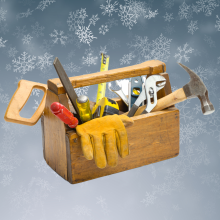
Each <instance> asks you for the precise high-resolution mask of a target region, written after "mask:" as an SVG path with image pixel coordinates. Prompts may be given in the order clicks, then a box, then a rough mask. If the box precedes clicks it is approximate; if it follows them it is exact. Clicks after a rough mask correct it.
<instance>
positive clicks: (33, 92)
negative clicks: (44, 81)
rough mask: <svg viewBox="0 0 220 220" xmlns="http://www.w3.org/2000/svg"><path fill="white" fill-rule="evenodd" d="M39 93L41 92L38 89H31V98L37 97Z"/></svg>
mask: <svg viewBox="0 0 220 220" xmlns="http://www.w3.org/2000/svg"><path fill="white" fill-rule="evenodd" d="M40 91H41V90H40V89H33V90H32V92H31V96H32V95H34V96H37V97H39V95H40Z"/></svg>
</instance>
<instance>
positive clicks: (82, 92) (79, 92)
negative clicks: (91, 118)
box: [74, 86, 89, 96]
mask: <svg viewBox="0 0 220 220" xmlns="http://www.w3.org/2000/svg"><path fill="white" fill-rule="evenodd" d="M88 89H89V86H84V87H80V88H75V89H74V90H75V92H76V94H77V96H80V95H87V93H88Z"/></svg>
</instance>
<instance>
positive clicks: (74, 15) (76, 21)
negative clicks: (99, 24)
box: [67, 8, 88, 31]
mask: <svg viewBox="0 0 220 220" xmlns="http://www.w3.org/2000/svg"><path fill="white" fill-rule="evenodd" d="M86 17H88V15H87V14H86V9H85V8H84V9H82V8H81V9H80V10H76V12H70V13H69V17H68V19H67V24H68V26H69V31H76V29H77V28H78V26H79V25H83V24H84V22H85V18H86Z"/></svg>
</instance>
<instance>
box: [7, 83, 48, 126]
mask: <svg viewBox="0 0 220 220" xmlns="http://www.w3.org/2000/svg"><path fill="white" fill-rule="evenodd" d="M32 89H41V90H43V92H44V96H43V98H42V100H41V103H40V104H39V106H38V108H37V110H36V111H35V113H34V114H33V116H32V117H31V118H23V117H21V116H20V115H19V113H20V111H21V110H22V108H23V107H24V106H25V104H26V102H27V100H28V98H29V97H30V95H31V92H32ZM46 93H47V85H45V84H42V83H36V82H31V81H27V80H20V81H19V82H18V88H17V90H16V91H15V93H14V95H13V96H12V98H11V100H10V102H9V104H8V107H7V109H6V112H5V116H4V119H5V121H8V122H13V123H18V124H24V125H29V126H32V125H35V124H36V123H37V121H38V120H39V118H40V116H41V115H42V113H43V110H44V106H45V101H46Z"/></svg>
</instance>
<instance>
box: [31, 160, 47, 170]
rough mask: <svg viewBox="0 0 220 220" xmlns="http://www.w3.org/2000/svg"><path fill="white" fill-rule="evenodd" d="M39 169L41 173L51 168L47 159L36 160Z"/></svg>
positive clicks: (36, 166)
mask: <svg viewBox="0 0 220 220" xmlns="http://www.w3.org/2000/svg"><path fill="white" fill-rule="evenodd" d="M34 167H35V168H36V169H37V171H38V172H39V173H41V172H42V173H47V171H48V170H49V167H48V165H47V163H46V161H44V160H42V161H35V166H34Z"/></svg>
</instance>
